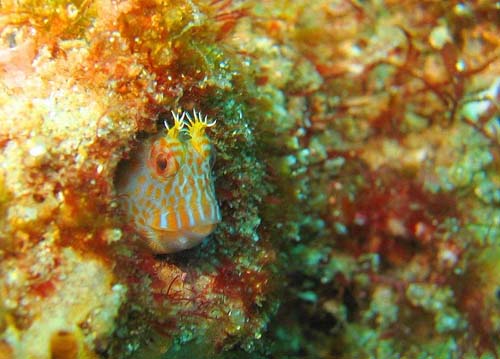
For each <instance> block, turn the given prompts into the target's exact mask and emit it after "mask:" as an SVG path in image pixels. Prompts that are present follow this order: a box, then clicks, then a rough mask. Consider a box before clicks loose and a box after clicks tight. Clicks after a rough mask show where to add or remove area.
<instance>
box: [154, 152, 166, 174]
mask: <svg viewBox="0 0 500 359" xmlns="http://www.w3.org/2000/svg"><path fill="white" fill-rule="evenodd" d="M167 165H168V158H167V156H166V155H165V154H164V153H160V154H159V155H158V156H156V167H157V168H158V170H159V171H160V172H163V171H165V169H166V168H167Z"/></svg>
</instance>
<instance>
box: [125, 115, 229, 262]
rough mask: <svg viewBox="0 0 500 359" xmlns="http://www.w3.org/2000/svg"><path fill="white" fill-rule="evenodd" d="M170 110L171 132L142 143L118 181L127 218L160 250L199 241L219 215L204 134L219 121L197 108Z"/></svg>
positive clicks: (173, 249)
mask: <svg viewBox="0 0 500 359" xmlns="http://www.w3.org/2000/svg"><path fill="white" fill-rule="evenodd" d="M172 115H173V117H174V124H173V126H171V127H169V126H167V125H166V124H165V126H166V127H167V134H166V135H165V134H160V135H156V136H154V137H152V138H150V139H148V140H146V141H145V142H143V143H142V144H141V145H140V146H139V148H138V149H137V151H136V152H135V156H134V157H133V158H132V159H131V161H130V166H129V167H128V169H127V171H128V172H127V173H124V174H123V175H122V176H121V178H120V179H119V182H118V185H117V187H118V192H119V194H120V195H121V196H120V197H121V198H122V199H123V202H124V207H125V209H126V210H127V218H128V220H129V222H130V223H131V224H132V225H133V227H134V228H135V229H136V231H137V232H138V233H139V234H141V235H142V236H143V237H144V238H146V239H147V243H148V245H149V247H150V248H151V249H152V250H153V251H154V252H156V253H172V252H177V251H181V250H184V249H188V248H191V247H193V246H195V245H197V244H198V243H200V242H201V241H202V240H203V238H205V237H206V236H208V235H209V234H210V233H212V232H213V230H214V229H215V226H216V224H217V223H218V222H220V220H221V214H220V210H219V206H218V204H217V199H216V198H215V190H214V182H213V178H212V164H213V149H212V145H211V142H210V139H209V138H208V137H207V136H206V134H205V129H206V128H207V127H211V126H213V125H214V124H215V121H213V122H209V121H208V119H207V117H206V116H205V117H204V118H203V117H202V115H201V113H199V112H196V111H193V117H191V116H190V115H189V114H188V113H185V112H184V113H182V115H181V116H179V115H178V114H176V113H174V112H172ZM185 119H187V120H186V121H185Z"/></svg>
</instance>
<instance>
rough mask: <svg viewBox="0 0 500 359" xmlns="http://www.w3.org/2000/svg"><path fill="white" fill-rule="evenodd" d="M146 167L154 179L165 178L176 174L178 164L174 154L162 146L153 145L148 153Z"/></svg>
mask: <svg viewBox="0 0 500 359" xmlns="http://www.w3.org/2000/svg"><path fill="white" fill-rule="evenodd" d="M148 166H149V168H150V169H151V171H152V173H153V175H154V176H155V177H157V178H158V177H162V178H167V177H170V176H173V175H175V174H176V173H177V170H178V169H179V167H180V166H179V162H178V161H177V158H176V156H175V153H174V152H173V151H172V150H171V149H169V148H168V147H167V148H165V146H164V145H163V144H161V143H160V144H157V145H153V146H152V147H151V152H150V153H149V159H148Z"/></svg>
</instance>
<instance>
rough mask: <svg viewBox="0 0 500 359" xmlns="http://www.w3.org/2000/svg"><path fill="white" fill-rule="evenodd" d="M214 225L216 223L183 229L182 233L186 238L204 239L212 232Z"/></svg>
mask: <svg viewBox="0 0 500 359" xmlns="http://www.w3.org/2000/svg"><path fill="white" fill-rule="evenodd" d="M216 224H217V223H216V222H215V223H204V224H200V225H195V226H192V227H188V228H184V229H183V230H182V231H183V232H184V235H185V236H186V237H188V238H204V237H206V236H208V235H209V234H210V233H212V232H213V231H214V229H215V226H216Z"/></svg>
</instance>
